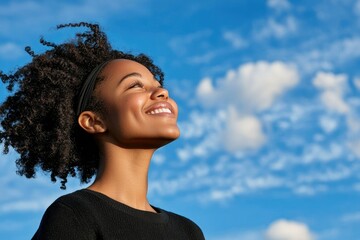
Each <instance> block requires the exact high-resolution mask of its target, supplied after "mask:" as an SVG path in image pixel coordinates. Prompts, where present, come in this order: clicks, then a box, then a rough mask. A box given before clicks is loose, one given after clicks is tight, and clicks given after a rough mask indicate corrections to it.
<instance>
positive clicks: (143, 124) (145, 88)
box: [78, 59, 180, 212]
mask: <svg viewBox="0 0 360 240" xmlns="http://www.w3.org/2000/svg"><path fill="white" fill-rule="evenodd" d="M101 75H102V76H103V77H105V79H104V80H103V81H102V82H100V84H99V86H98V87H97V88H96V89H95V95H96V96H97V97H98V98H99V99H100V100H101V101H102V102H103V105H104V106H105V108H106V109H105V111H104V112H105V113H103V114H97V113H94V112H91V111H84V112H82V113H81V114H80V116H79V118H78V122H79V124H80V126H81V127H82V128H83V129H84V130H85V131H87V132H88V133H90V134H94V136H95V138H96V140H97V142H98V145H99V149H100V154H101V160H100V166H99V171H98V174H97V176H96V179H95V181H94V183H93V184H92V185H91V186H89V187H88V188H89V189H91V190H93V191H97V192H100V193H103V194H105V195H107V196H108V197H110V198H112V199H114V200H116V201H119V202H121V203H123V204H126V205H128V206H130V207H133V208H135V209H139V210H143V211H149V212H155V210H154V209H153V208H152V207H151V206H150V204H149V202H148V200H147V197H146V196H147V188H148V170H149V165H150V160H151V157H152V155H153V154H154V152H155V150H156V149H158V148H159V147H161V146H164V145H165V144H167V143H169V142H171V141H173V140H175V139H177V138H178V137H179V135H180V131H179V128H178V126H177V115H178V109H177V105H176V103H175V101H174V100H172V99H171V98H170V97H169V94H168V91H167V90H166V89H164V88H162V87H161V86H160V83H159V82H158V81H157V80H156V79H154V76H153V75H152V73H151V72H150V71H149V70H148V69H147V68H146V67H144V66H143V65H141V64H139V63H137V62H135V61H131V60H125V59H117V60H113V61H111V62H109V63H108V64H107V65H106V66H105V67H104V69H103V71H102V73H101Z"/></svg>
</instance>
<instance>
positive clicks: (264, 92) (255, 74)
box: [197, 61, 299, 112]
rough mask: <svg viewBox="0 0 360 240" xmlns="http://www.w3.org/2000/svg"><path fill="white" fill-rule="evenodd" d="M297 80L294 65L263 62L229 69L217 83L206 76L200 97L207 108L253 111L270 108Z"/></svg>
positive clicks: (201, 85)
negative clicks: (232, 106)
mask: <svg viewBox="0 0 360 240" xmlns="http://www.w3.org/2000/svg"><path fill="white" fill-rule="evenodd" d="M298 82H299V74H298V72H297V70H296V68H295V67H294V66H292V65H290V64H286V63H283V62H272V63H269V62H265V61H260V62H256V63H246V64H244V65H241V66H239V68H238V69H235V70H229V71H228V72H227V74H226V76H225V77H223V78H221V79H219V80H218V81H217V82H216V86H214V85H213V83H212V80H211V79H210V78H204V79H203V80H202V81H201V82H200V84H199V86H198V88H197V96H198V98H199V99H200V102H201V103H202V104H203V105H204V106H207V107H227V106H229V105H234V106H235V107H236V108H237V109H240V110H242V111H247V112H249V111H250V112H253V111H260V110H265V109H267V108H269V107H271V106H272V104H273V103H274V102H275V100H276V99H277V98H278V97H280V96H281V95H282V94H283V93H285V92H286V90H288V89H290V88H292V87H293V86H295V85H296V84H297V83H298Z"/></svg>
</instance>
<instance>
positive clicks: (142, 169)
mask: <svg viewBox="0 0 360 240" xmlns="http://www.w3.org/2000/svg"><path fill="white" fill-rule="evenodd" d="M101 152H102V153H103V154H102V159H101V160H100V166H99V170H98V174H97V176H96V179H95V181H94V183H93V184H92V185H91V186H90V187H89V189H91V190H94V191H97V192H100V193H103V194H105V195H107V196H108V197H110V198H112V199H114V200H116V201H119V202H121V203H123V204H126V205H128V206H130V207H133V208H136V209H139V210H144V211H154V209H153V208H152V207H151V206H150V204H149V202H148V200H147V190H148V170H149V166H150V160H151V157H152V155H153V153H154V152H155V149H124V148H120V147H119V146H116V145H113V144H110V143H105V144H104V146H102V151H101Z"/></svg>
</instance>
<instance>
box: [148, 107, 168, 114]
mask: <svg viewBox="0 0 360 240" xmlns="http://www.w3.org/2000/svg"><path fill="white" fill-rule="evenodd" d="M158 113H171V111H170V109H168V108H158V109H155V110H152V111H150V112H149V113H148V114H158Z"/></svg>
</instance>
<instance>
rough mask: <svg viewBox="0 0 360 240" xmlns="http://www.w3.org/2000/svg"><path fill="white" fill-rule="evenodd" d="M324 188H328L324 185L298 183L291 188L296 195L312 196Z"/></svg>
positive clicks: (324, 189)
mask: <svg viewBox="0 0 360 240" xmlns="http://www.w3.org/2000/svg"><path fill="white" fill-rule="evenodd" d="M326 190H328V188H327V187H326V186H324V185H318V186H313V185H299V186H295V187H294V188H293V191H294V193H296V194H298V195H305V196H312V195H315V194H317V193H319V192H324V191H326Z"/></svg>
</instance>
